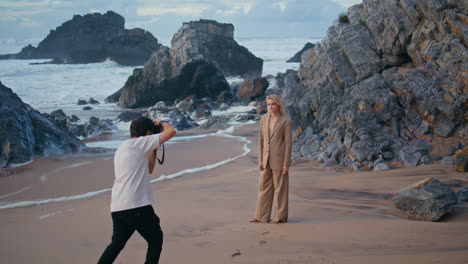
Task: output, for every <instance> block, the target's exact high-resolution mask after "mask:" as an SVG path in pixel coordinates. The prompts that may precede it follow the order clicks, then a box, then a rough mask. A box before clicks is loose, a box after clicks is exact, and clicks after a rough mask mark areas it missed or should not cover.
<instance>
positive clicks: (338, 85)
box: [277, 0, 468, 169]
mask: <svg viewBox="0 0 468 264" xmlns="http://www.w3.org/2000/svg"><path fill="white" fill-rule="evenodd" d="M467 9H468V7H467V6H466V2H463V1H455V0H421V1H416V0H400V1H397V0H382V1H380V0H365V1H364V2H363V3H362V4H359V5H355V6H352V7H350V8H349V9H348V13H347V14H346V16H347V18H348V19H340V20H341V21H349V22H345V23H343V22H340V21H339V20H337V21H335V22H334V24H333V25H332V26H331V27H330V28H329V29H328V32H327V36H326V37H325V38H324V39H323V40H322V41H321V42H320V43H319V44H317V45H316V46H315V47H314V48H313V49H309V50H307V51H306V52H305V53H304V54H303V55H302V62H301V64H300V68H299V70H298V71H297V72H295V71H288V72H287V73H285V74H281V75H279V76H278V81H277V85H278V87H279V88H280V89H281V93H282V95H283V99H284V104H285V109H286V112H287V114H288V116H289V118H291V119H292V121H293V123H294V124H295V127H294V128H295V134H296V136H297V140H296V142H295V145H294V150H295V153H296V154H295V157H299V156H303V157H308V158H313V159H318V158H319V156H320V157H321V160H322V162H323V163H326V164H341V165H344V166H347V167H353V168H355V169H359V168H361V167H367V168H368V167H372V165H373V164H374V162H375V161H376V160H377V159H379V158H380V157H382V158H383V159H384V160H399V161H401V162H404V163H405V165H407V166H413V165H418V164H424V163H427V162H429V161H430V158H429V152H430V151H431V149H432V147H431V143H432V139H434V138H436V137H437V138H440V139H443V138H448V137H452V138H458V139H459V141H461V142H462V143H464V144H466V136H467V134H468V126H467V119H466V117H467V115H468V112H467V109H468V108H467V96H468V82H467V80H468V72H467V69H468V52H467V46H466V45H467V43H466V40H467V39H468V17H467V16H466V14H467Z"/></svg>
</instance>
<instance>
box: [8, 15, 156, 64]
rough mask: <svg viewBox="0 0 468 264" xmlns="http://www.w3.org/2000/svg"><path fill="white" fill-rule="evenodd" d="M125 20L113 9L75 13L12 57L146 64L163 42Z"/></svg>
mask: <svg viewBox="0 0 468 264" xmlns="http://www.w3.org/2000/svg"><path fill="white" fill-rule="evenodd" d="M124 25H125V19H124V18H123V17H122V16H121V15H119V14H117V13H114V12H112V11H108V12H107V13H105V14H104V15H101V14H100V13H93V14H87V15H84V16H81V15H75V16H73V19H71V20H68V21H66V22H65V23H63V24H62V25H61V26H59V27H57V28H56V29H55V30H51V31H50V33H49V35H48V36H47V37H46V38H45V39H44V40H42V41H41V42H40V43H39V45H38V46H37V48H35V47H33V46H31V45H28V46H27V47H24V48H23V49H22V50H21V51H20V52H19V53H18V54H12V55H9V56H3V57H0V59H1V58H3V59H5V58H10V59H47V58H51V59H53V61H52V62H51V63H92V62H102V61H105V60H106V59H108V58H109V59H111V60H112V61H115V62H117V63H119V64H122V65H143V63H145V62H146V61H147V60H148V59H149V58H150V56H151V54H152V53H153V52H154V51H156V50H158V49H159V47H160V46H161V44H159V43H158V40H157V39H156V38H155V37H154V36H153V35H152V34H151V33H150V32H148V31H146V30H143V29H140V28H135V29H131V30H128V29H125V28H124Z"/></svg>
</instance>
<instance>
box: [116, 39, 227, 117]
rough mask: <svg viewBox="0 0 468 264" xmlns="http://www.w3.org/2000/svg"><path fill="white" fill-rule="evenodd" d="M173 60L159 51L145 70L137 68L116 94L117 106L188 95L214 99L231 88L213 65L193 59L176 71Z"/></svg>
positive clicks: (129, 106)
mask: <svg viewBox="0 0 468 264" xmlns="http://www.w3.org/2000/svg"><path fill="white" fill-rule="evenodd" d="M171 60H172V59H171V56H170V54H169V49H168V48H160V49H159V50H158V52H156V53H155V54H153V56H151V58H150V59H149V60H148V61H147V62H146V64H145V66H144V68H143V69H135V70H134V71H133V75H132V76H130V77H129V78H128V80H127V81H126V83H125V86H124V87H123V88H122V89H121V90H120V91H118V92H117V93H120V97H119V101H118V105H119V106H121V107H128V108H137V107H143V106H150V105H154V104H155V103H156V102H159V101H175V100H176V99H182V98H185V97H187V96H192V97H194V98H203V97H213V98H215V97H216V96H217V95H218V94H219V93H221V92H222V91H226V90H229V89H230V87H229V84H228V83H227V81H226V79H225V78H224V76H223V75H222V73H221V72H220V71H219V70H218V69H217V68H216V67H215V66H214V65H213V64H211V63H208V62H206V61H204V60H193V61H191V62H189V63H187V64H186V65H184V66H182V68H181V69H180V70H179V71H175V72H174V71H173V70H172V69H173V67H171V65H172V63H173V61H171ZM176 72H177V73H176ZM112 98H115V96H113V95H111V96H110V97H108V98H107V101H108V102H111V99H112Z"/></svg>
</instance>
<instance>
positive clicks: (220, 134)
mask: <svg viewBox="0 0 468 264" xmlns="http://www.w3.org/2000/svg"><path fill="white" fill-rule="evenodd" d="M235 128H236V127H235V126H232V127H230V128H228V129H226V130H219V131H217V132H216V133H210V134H203V135H195V136H185V137H179V140H190V139H194V138H201V137H208V136H218V137H226V138H231V139H236V140H238V141H240V142H244V145H243V148H242V149H243V153H242V154H240V155H237V156H235V157H232V158H228V159H225V160H222V161H219V162H216V163H213V164H209V165H206V166H203V167H197V168H190V169H186V170H183V171H179V172H176V173H172V174H168V175H161V176H160V177H159V178H157V179H153V180H152V181H151V183H155V182H160V181H165V180H170V179H174V178H178V177H181V176H182V175H185V174H192V173H197V172H200V171H206V170H211V169H214V168H218V167H220V166H223V165H225V164H228V163H230V162H232V161H235V160H237V159H239V158H241V157H244V156H246V155H247V154H249V153H250V152H251V149H250V148H249V144H250V143H252V141H251V140H249V139H247V138H245V137H241V136H234V135H231V134H230V133H232V132H234V129H235ZM85 163H86V162H83V163H80V165H84V164H85ZM111 190H112V189H103V190H98V191H93V192H87V193H84V194H78V195H72V196H64V197H59V198H49V199H44V200H33V201H20V202H11V203H6V202H4V203H0V209H10V208H18V207H29V206H36V205H41V204H46V203H52V202H65V201H71V200H77V199H83V198H88V197H93V196H96V195H100V194H103V193H106V192H110V191H111ZM23 191H24V190H23ZM10 195H12V194H10Z"/></svg>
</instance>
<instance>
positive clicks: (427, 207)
mask: <svg viewBox="0 0 468 264" xmlns="http://www.w3.org/2000/svg"><path fill="white" fill-rule="evenodd" d="M456 203H457V195H456V194H455V192H454V191H453V190H452V188H450V186H449V185H447V184H445V183H442V182H440V181H438V180H436V179H429V178H428V179H425V180H422V181H420V182H418V183H416V184H414V185H412V186H409V187H408V188H406V189H404V190H402V191H400V192H398V193H397V194H396V195H395V197H394V198H393V204H394V205H395V206H396V207H397V208H398V209H400V210H402V211H404V212H407V213H409V214H410V215H412V216H413V217H414V218H415V219H417V220H422V221H438V220H439V219H440V218H441V217H442V216H443V215H445V214H446V213H449V212H451V211H452V210H453V206H454V205H455V204H456Z"/></svg>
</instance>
